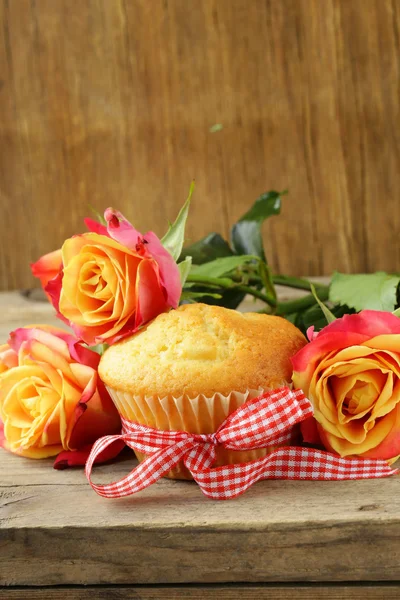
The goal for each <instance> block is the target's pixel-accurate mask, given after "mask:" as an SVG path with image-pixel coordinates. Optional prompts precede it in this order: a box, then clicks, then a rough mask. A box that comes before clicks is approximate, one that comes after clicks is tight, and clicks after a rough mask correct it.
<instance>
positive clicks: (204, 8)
mask: <svg viewBox="0 0 400 600" xmlns="http://www.w3.org/2000/svg"><path fill="white" fill-rule="evenodd" d="M0 23H1V27H0V74H1V76H0V205H1V214H2V219H1V222H0V289H13V288H21V287H30V286H31V285H32V284H33V279H32V278H31V275H30V272H29V262H30V261H32V260H35V259H36V258H38V257H39V256H40V255H41V254H43V253H44V252H47V251H50V250H53V249H54V248H56V247H58V246H60V244H61V243H62V241H63V239H65V237H67V236H70V235H71V234H73V233H76V232H79V231H82V218H83V217H84V216H85V215H86V214H87V212H88V208H87V207H88V204H92V205H93V206H95V207H96V208H97V209H98V210H100V211H101V210H104V208H105V207H107V206H109V205H115V206H117V207H119V208H120V209H121V210H122V211H124V212H125V213H126V214H127V215H128V216H129V217H130V218H131V220H132V221H133V222H134V223H135V225H136V226H137V227H138V228H139V229H142V230H147V229H149V228H152V229H154V230H155V231H156V232H157V233H159V234H162V233H163V231H164V230H165V225H166V222H167V219H168V218H169V219H172V218H173V217H174V216H175V214H176V213H177V211H178V208H179V207H180V205H181V204H182V202H183V200H184V198H185V197H186V193H187V190H188V187H189V182H190V180H191V179H192V178H193V177H195V178H196V180H197V189H196V194H195V200H194V202H193V207H192V211H191V215H190V221H189V225H188V240H194V239H196V238H198V237H200V236H201V235H204V234H206V233H208V232H210V231H212V230H218V231H221V232H222V233H224V234H227V232H228V228H229V226H230V225H231V224H232V223H233V222H234V221H235V219H236V218H238V217H239V216H240V215H241V213H243V212H244V211H245V210H246V209H247V207H248V206H249V203H251V202H252V201H253V200H254V199H255V198H256V197H257V196H258V195H259V194H260V193H261V192H263V191H265V190H267V189H270V188H277V189H284V188H289V189H290V195H289V196H288V197H286V198H285V200H284V208H283V214H282V216H281V217H279V218H278V219H273V220H271V222H270V223H269V224H268V225H267V226H266V227H265V240H266V244H267V248H268V253H269V256H270V259H271V263H272V265H273V268H274V269H275V270H276V271H280V272H285V273H292V274H304V273H308V274H322V273H324V274H329V273H330V272H331V271H332V270H333V269H338V270H343V271H353V272H357V271H371V270H375V269H386V270H392V271H395V270H398V267H399V262H400V247H399V244H398V235H399V230H400V204H399V200H398V193H397V190H398V188H399V173H400V130H399V127H398V126H397V124H398V122H399V116H400V114H399V113H400V108H399V92H400V89H399V86H400V83H399V82H400V58H399V57H400V52H399V51H400V2H399V0H324V1H323V2H322V1H321V0H252V1H251V2H248V0H202V2H196V1H195V0H190V1H188V0H152V1H151V2H149V1H146V0H113V1H112V2H110V1H109V0H82V1H81V2H79V7H78V8H77V7H75V6H73V3H71V2H69V1H68V0H0ZM214 123H221V124H222V125H223V129H222V130H221V131H219V132H217V133H210V126H212V125H213V124H214Z"/></svg>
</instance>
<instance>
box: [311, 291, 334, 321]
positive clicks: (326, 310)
mask: <svg viewBox="0 0 400 600" xmlns="http://www.w3.org/2000/svg"><path fill="white" fill-rule="evenodd" d="M311 292H312V295H313V296H314V298H315V299H316V301H317V304H318V306H319V307H320V309H321V310H322V312H323V313H324V317H325V319H326V320H327V322H328V323H332V322H333V321H335V320H336V317H335V315H334V314H333V313H331V311H330V310H329V308H328V307H327V306H325V304H324V303H323V302H322V301H321V300H320V299H319V298H318V296H317V292H316V291H315V287H314V286H313V284H311Z"/></svg>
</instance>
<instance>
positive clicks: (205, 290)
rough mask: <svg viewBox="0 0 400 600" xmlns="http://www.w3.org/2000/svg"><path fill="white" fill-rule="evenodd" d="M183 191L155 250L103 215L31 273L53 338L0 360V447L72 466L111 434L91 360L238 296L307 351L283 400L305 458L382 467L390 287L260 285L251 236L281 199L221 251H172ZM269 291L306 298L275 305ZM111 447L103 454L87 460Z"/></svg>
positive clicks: (203, 246)
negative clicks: (163, 318)
mask: <svg viewBox="0 0 400 600" xmlns="http://www.w3.org/2000/svg"><path fill="white" fill-rule="evenodd" d="M192 191H193V186H192V187H191V190H190V193H189V197H188V199H187V201H186V203H185V204H184V206H183V208H182V210H181V211H180V213H179V215H178V217H177V219H176V221H175V222H174V223H173V224H172V225H171V226H170V227H169V230H168V232H167V233H166V235H165V236H164V237H163V238H162V239H161V240H160V239H159V238H158V237H157V236H156V235H155V234H154V233H153V232H148V233H146V234H144V235H142V234H141V233H140V232H138V231H137V230H136V229H135V228H134V227H133V225H131V223H129V221H127V220H126V219H125V217H124V216H123V215H122V214H121V213H119V212H118V211H116V210H113V209H111V208H108V209H107V210H106V211H105V213H104V218H103V217H101V216H99V215H97V220H94V219H92V218H87V219H85V225H86V227H87V229H88V232H86V233H82V234H79V235H75V236H73V237H72V238H69V239H67V240H66V241H65V242H64V244H63V246H62V248H61V249H59V250H56V251H54V252H52V253H50V254H47V255H45V256H43V257H42V258H40V259H39V260H38V261H37V262H36V263H34V264H32V272H33V274H34V275H35V276H36V277H38V278H39V279H40V282H41V285H42V287H43V289H44V291H45V293H46V295H47V297H48V299H49V301H50V302H51V303H52V305H53V306H54V309H55V311H56V313H57V316H58V317H59V318H60V320H61V321H62V322H63V323H64V327H63V328H55V327H49V326H44V325H31V326H27V327H23V328H20V329H17V330H15V331H13V332H11V333H10V337H9V340H8V342H7V343H6V344H4V345H3V346H1V347H0V418H1V423H2V428H3V431H2V433H1V444H2V446H3V447H4V448H5V449H6V450H9V451H10V452H13V453H15V454H19V455H21V456H25V457H30V458H43V457H49V456H55V457H56V460H55V467H57V468H62V467H65V466H71V465H82V464H85V462H86V460H87V458H88V456H89V453H90V451H91V449H92V446H93V444H94V443H95V442H96V440H98V439H99V438H101V437H102V436H105V435H114V434H118V433H119V432H120V430H121V421H120V417H119V414H118V412H117V410H116V408H115V406H114V404H113V402H112V401H111V398H110V397H109V395H108V392H107V390H106V388H105V386H104V384H103V383H102V381H101V380H100V378H99V376H98V372H97V369H98V364H99V361H100V355H101V354H102V352H104V349H105V348H107V346H108V345H111V344H114V343H116V342H118V341H120V340H121V339H123V338H124V337H126V336H128V335H131V334H132V333H134V332H136V331H138V330H139V329H140V328H141V327H142V326H143V325H145V324H146V323H148V322H149V321H150V320H152V319H154V318H155V317H156V316H157V315H159V314H160V313H163V312H166V311H169V310H170V309H175V308H177V307H178V305H179V304H180V303H193V302H198V301H201V302H204V303H209V304H218V305H221V306H224V307H227V308H237V307H238V306H239V305H240V303H241V302H242V300H243V299H244V297H245V296H246V295H251V296H253V297H254V298H255V299H257V300H258V301H261V302H262V305H261V307H260V308H259V312H264V313H266V314H275V315H278V316H282V317H284V318H286V319H288V320H290V321H291V322H292V323H294V324H295V325H296V326H297V327H298V328H300V329H301V330H302V331H303V332H307V336H308V339H309V343H308V344H307V345H306V346H305V347H304V348H303V349H302V350H300V352H298V353H297V354H296V356H294V357H293V361H292V362H293V369H294V374H293V384H294V387H295V388H299V389H301V390H303V392H304V394H305V395H306V396H307V397H308V399H309V400H310V402H311V404H312V407H313V415H312V416H309V417H308V418H307V419H305V420H303V422H302V425H301V427H302V434H303V439H304V444H305V446H307V445H312V446H314V447H317V448H325V449H327V450H328V451H329V452H330V453H332V454H334V455H335V456H338V457H349V456H350V457H355V456H356V457H362V458H364V459H373V460H375V459H379V460H384V461H389V462H392V461H393V460H395V459H396V458H397V457H398V455H400V408H399V407H400V393H399V392H400V321H399V319H398V316H397V314H398V313H399V311H400V309H399V300H400V294H399V282H400V275H389V274H386V273H383V272H380V273H375V274H371V275H344V274H339V273H335V274H334V276H333V278H332V281H331V283H330V285H322V284H315V287H314V285H313V284H312V283H311V282H310V281H309V280H307V279H304V278H297V277H288V276H284V275H275V274H273V273H272V272H271V269H270V266H269V265H268V262H267V259H266V256H265V252H264V248H263V243H262V235H261V226H262V223H263V222H264V220H265V219H266V218H268V217H270V216H272V215H277V214H279V212H280V207H281V196H282V195H283V194H280V193H278V192H274V191H272V192H268V193H266V194H263V195H262V196H261V197H260V198H259V199H258V200H257V201H256V202H255V204H254V205H253V206H252V207H251V208H250V210H249V211H248V212H247V213H246V214H245V215H244V216H243V217H242V218H241V219H240V220H239V221H238V222H237V223H236V224H235V225H234V226H233V228H232V231H231V239H230V242H228V241H226V240H224V239H223V238H222V237H221V236H220V235H219V234H218V233H212V234H210V235H208V236H206V237H205V238H203V239H202V240H200V241H198V242H196V243H194V244H192V245H191V246H188V247H186V248H183V244H184V230H185V223H186V219H187V216H188V210H189V204H190V200H191V195H192ZM277 284H279V285H284V286H288V287H293V288H298V289H301V290H304V293H305V295H303V296H302V297H301V298H298V299H296V300H291V301H286V302H280V301H279V299H278V296H277V293H276V288H275V286H276V285H277ZM327 321H328V323H329V324H328V325H326V322H327ZM65 326H68V327H69V328H70V329H71V330H72V332H68V331H66V328H65ZM123 445H124V444H123V443H122V442H121V443H119V444H118V443H117V444H113V445H111V446H106V447H104V448H103V449H102V451H101V452H100V453H98V454H97V456H96V461H102V460H103V461H104V460H108V459H110V458H112V457H113V456H115V455H116V454H117V453H118V452H119V451H120V450H121V448H122V447H123ZM390 472H392V471H390ZM386 474H387V473H386Z"/></svg>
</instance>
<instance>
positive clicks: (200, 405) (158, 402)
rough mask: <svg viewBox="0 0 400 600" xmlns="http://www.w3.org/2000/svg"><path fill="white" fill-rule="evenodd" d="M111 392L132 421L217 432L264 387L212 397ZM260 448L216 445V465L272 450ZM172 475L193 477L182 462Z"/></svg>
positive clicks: (139, 455) (166, 428)
mask: <svg viewBox="0 0 400 600" xmlns="http://www.w3.org/2000/svg"><path fill="white" fill-rule="evenodd" d="M107 389H108V392H109V393H110V396H111V398H112V399H113V401H114V404H115V406H116V407H117V409H118V411H119V413H120V414H121V415H122V416H123V417H124V418H125V419H128V420H130V421H134V422H136V423H140V424H141V425H147V426H148V427H153V428H155V429H160V430H162V431H188V432H190V433H214V432H215V431H216V430H217V429H218V427H219V426H220V425H221V423H222V422H223V421H225V419H226V418H227V416H228V415H229V414H231V413H232V412H234V411H235V410H236V409H237V408H239V407H240V406H241V405H242V404H244V402H246V401H247V400H249V399H252V398H256V397H257V396H259V395H260V394H262V393H263V391H264V390H261V389H258V390H247V391H246V392H244V393H241V392H236V391H232V392H230V394H228V395H224V394H220V393H215V394H214V395H213V396H211V397H208V396H204V395H203V394H199V395H198V396H196V397H195V398H190V397H189V396H186V395H182V396H179V397H177V398H175V397H174V396H171V395H168V396H164V397H163V398H160V397H158V396H138V395H134V394H131V393H129V392H122V391H119V390H116V389H113V388H111V387H108V386H107ZM272 450H273V448H269V449H268V450H267V449H265V448H260V449H257V450H241V451H237V450H226V449H225V448H222V447H217V448H216V453H217V458H216V462H215V466H218V465H226V464H234V463H242V462H249V461H252V460H256V459H257V458H261V457H263V456H265V455H266V454H267V452H271V451H272ZM135 454H136V456H137V458H138V460H139V461H140V462H141V461H143V460H145V458H147V457H146V455H144V454H142V453H140V452H136V451H135ZM166 477H169V478H171V479H193V478H192V476H191V474H190V472H189V471H188V470H187V469H186V467H185V466H184V464H183V463H182V462H181V463H179V464H178V465H177V466H176V467H174V468H173V469H172V470H171V471H170V472H169V473H168V474H167V475H166Z"/></svg>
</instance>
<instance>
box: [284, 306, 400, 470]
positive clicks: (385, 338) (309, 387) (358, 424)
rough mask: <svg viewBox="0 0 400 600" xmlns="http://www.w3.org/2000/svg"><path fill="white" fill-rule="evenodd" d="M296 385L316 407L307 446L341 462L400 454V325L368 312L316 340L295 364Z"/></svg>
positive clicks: (307, 430) (309, 422)
mask: <svg viewBox="0 0 400 600" xmlns="http://www.w3.org/2000/svg"><path fill="white" fill-rule="evenodd" d="M292 363H293V369H294V373H293V383H294V386H295V387H296V388H301V389H302V390H303V391H304V393H305V394H306V395H307V397H308V398H309V399H310V401H311V402H312V404H313V406H314V417H313V418H311V419H308V420H307V421H305V422H304V425H303V427H302V431H303V437H304V440H305V441H306V442H310V443H314V444H315V443H322V444H323V445H324V446H325V447H326V448H327V449H328V450H330V451H333V452H336V453H337V454H339V455H340V456H351V455H358V456H363V457H366V458H380V459H393V458H395V457H397V456H398V455H399V454H400V319H398V318H397V317H395V316H394V315H392V314H391V313H387V312H380V311H373V310H364V311H362V312H361V313H359V314H357V315H346V316H344V317H342V318H341V319H337V320H336V321H334V322H333V323H331V324H330V325H328V326H327V327H325V328H324V329H322V331H320V332H319V333H318V335H317V336H315V335H313V336H312V341H311V342H310V343H309V344H307V346H305V347H304V348H303V349H302V350H300V352H298V353H297V354H296V355H295V357H294V358H293V359H292Z"/></svg>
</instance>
